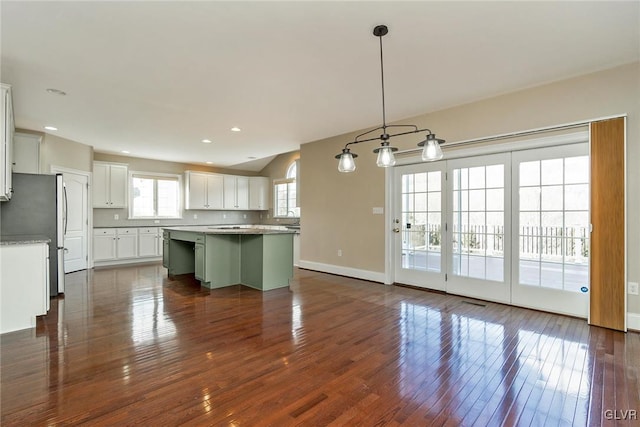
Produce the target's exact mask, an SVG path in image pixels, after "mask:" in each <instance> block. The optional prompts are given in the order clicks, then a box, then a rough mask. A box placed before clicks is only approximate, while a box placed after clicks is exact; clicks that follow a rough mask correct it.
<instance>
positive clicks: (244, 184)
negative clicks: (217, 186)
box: [224, 175, 249, 210]
mask: <svg viewBox="0 0 640 427" xmlns="http://www.w3.org/2000/svg"><path fill="white" fill-rule="evenodd" d="M224 209H231V210H233V209H235V210H248V209H249V177H246V176H236V175H224Z"/></svg>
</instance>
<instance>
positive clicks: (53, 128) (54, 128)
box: [44, 126, 58, 130]
mask: <svg viewBox="0 0 640 427" xmlns="http://www.w3.org/2000/svg"><path fill="white" fill-rule="evenodd" d="M44 128H45V129H46V130H58V128H57V127H55V126H45V127H44Z"/></svg>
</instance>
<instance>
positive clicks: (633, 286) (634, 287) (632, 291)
mask: <svg viewBox="0 0 640 427" xmlns="http://www.w3.org/2000/svg"><path fill="white" fill-rule="evenodd" d="M629 295H638V283H636V282H629Z"/></svg>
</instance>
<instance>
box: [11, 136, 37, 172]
mask: <svg viewBox="0 0 640 427" xmlns="http://www.w3.org/2000/svg"><path fill="white" fill-rule="evenodd" d="M41 139H42V137H41V136H40V135H31V134H28V133H16V134H15V135H13V172H17V173H35V174H37V173H40V140H41Z"/></svg>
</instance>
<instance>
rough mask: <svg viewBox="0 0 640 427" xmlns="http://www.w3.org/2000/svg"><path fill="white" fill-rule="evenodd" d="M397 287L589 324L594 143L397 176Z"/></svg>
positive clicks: (462, 161) (421, 167)
mask: <svg viewBox="0 0 640 427" xmlns="http://www.w3.org/2000/svg"><path fill="white" fill-rule="evenodd" d="M394 179H395V181H394V182H395V192H394V198H395V200H394V204H395V206H394V209H395V212H397V213H396V217H395V218H394V224H393V226H394V227H393V230H394V234H393V235H394V239H395V241H394V245H395V260H394V261H395V281H396V282H398V283H405V284H410V285H414V286H421V287H425V288H429V289H436V290H443V291H446V292H449V293H453V294H458V295H465V296H469V297H475V298H480V299H484V300H490V301H497V302H503V303H507V304H514V305H519V306H526V307H531V308H536V309H540V310H545V311H552V312H556V313H563V314H569V315H574V316H579V317H587V310H588V296H587V292H588V288H589V238H590V232H589V221H590V220H589V192H590V190H589V188H590V187H589V153H588V144H587V143H580V144H571V145H564V146H554V147H547V148H539V149H532V150H525V151H514V152H507V153H500V154H494V155H486V156H476V157H468V158H459V159H452V160H447V161H442V162H437V163H422V164H417V165H409V166H399V167H396V168H395V170H394Z"/></svg>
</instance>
